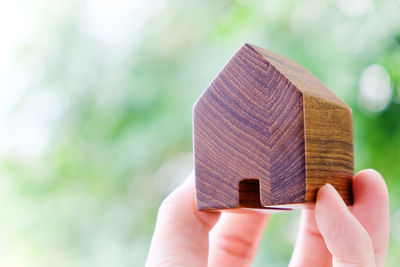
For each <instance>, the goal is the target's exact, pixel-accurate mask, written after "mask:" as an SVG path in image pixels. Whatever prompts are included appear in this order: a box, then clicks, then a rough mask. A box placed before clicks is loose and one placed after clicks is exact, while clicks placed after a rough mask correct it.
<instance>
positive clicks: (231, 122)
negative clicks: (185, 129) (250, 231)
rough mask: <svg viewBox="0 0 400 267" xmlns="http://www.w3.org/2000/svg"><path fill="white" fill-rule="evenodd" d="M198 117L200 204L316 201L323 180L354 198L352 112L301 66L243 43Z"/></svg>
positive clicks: (199, 106)
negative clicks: (352, 185)
mask: <svg viewBox="0 0 400 267" xmlns="http://www.w3.org/2000/svg"><path fill="white" fill-rule="evenodd" d="M193 123H194V127H193V128H194V129H193V139H194V164H195V179H196V200H197V207H198V209H200V210H211V209H230V208H268V207H272V208H273V207H285V206H286V207H292V206H296V204H304V203H313V202H315V198H316V192H317V191H318V189H319V188H320V187H321V186H323V185H324V184H326V183H330V184H332V185H333V186H334V187H335V188H336V190H337V191H338V192H339V194H340V195H341V196H342V198H343V199H344V200H345V202H346V203H347V204H351V202H352V188H351V184H352V177H353V126H352V111H351V109H350V108H349V107H348V106H347V105H346V104H345V103H344V102H342V101H341V100H340V99H339V98H338V97H336V96H335V95H334V94H333V93H332V92H331V91H329V89H328V88H326V87H325V86H324V85H323V84H322V83H321V82H320V81H319V80H318V79H317V78H316V77H314V76H313V75H312V74H311V73H310V72H309V71H307V70H306V69H305V68H304V67H302V66H301V65H299V64H297V63H295V62H293V61H291V60H289V59H287V58H284V57H282V56H279V55H276V54H274V53H271V52H268V51H266V50H264V49H262V48H259V47H256V46H254V45H249V44H245V45H244V46H243V47H241V48H240V49H239V51H237V52H236V54H235V55H234V56H233V57H232V59H231V60H230V61H229V62H228V63H227V65H226V66H225V67H224V68H223V69H222V71H221V72H220V73H219V74H218V75H217V77H216V78H215V79H214V81H213V82H212V83H211V84H210V86H209V87H208V88H207V89H206V90H205V92H204V93H203V94H202V95H201V97H200V98H199V99H198V101H197V102H196V104H195V106H194V118H193ZM300 206H301V205H300Z"/></svg>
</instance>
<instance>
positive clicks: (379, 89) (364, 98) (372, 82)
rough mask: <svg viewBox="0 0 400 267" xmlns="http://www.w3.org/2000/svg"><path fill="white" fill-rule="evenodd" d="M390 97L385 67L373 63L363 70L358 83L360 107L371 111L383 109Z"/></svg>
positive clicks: (388, 80)
mask: <svg viewBox="0 0 400 267" xmlns="http://www.w3.org/2000/svg"><path fill="white" fill-rule="evenodd" d="M391 98H392V87H391V85H390V77H389V74H388V73H387V71H386V69H385V68H383V67H382V66H381V65H378V64H374V65H371V66H369V67H368V68H366V69H365V70H364V72H363V73H362V75H361V78H360V84H359V100H360V102H361V103H360V104H361V106H362V108H365V109H366V110H368V111H371V112H379V111H382V110H384V109H385V108H386V107H387V105H388V104H389V102H390V100H391Z"/></svg>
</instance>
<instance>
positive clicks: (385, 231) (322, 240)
mask: <svg viewBox="0 0 400 267" xmlns="http://www.w3.org/2000/svg"><path fill="white" fill-rule="evenodd" d="M353 193H354V205H353V206H351V207H347V206H346V205H345V203H344V202H343V200H342V199H341V197H340V196H339V194H338V193H337V192H336V190H335V189H334V188H333V187H332V186H331V185H330V184H326V185H325V186H323V187H322V188H321V189H320V190H319V192H318V194H317V201H316V205H315V209H308V210H303V211H302V218H301V222H300V230H299V235H298V238H297V242H296V245H295V248H294V251H293V255H292V259H291V261H290V263H289V266H335V267H338V266H352V267H355V266H384V263H385V258H386V253H387V248H388V239H389V198H388V191H387V187H386V184H385V181H384V180H383V178H382V176H381V175H380V174H379V173H378V172H376V171H375V170H363V171H361V172H359V173H358V174H357V175H356V176H355V177H354V179H353ZM269 216H270V215H269V214H263V213H256V212H255V213H248V214H239V213H222V214H220V213H217V212H206V211H198V210H197V209H196V204H195V189H194V179H193V177H189V178H188V179H187V180H186V181H185V182H184V183H183V184H182V185H181V186H180V187H178V188H177V189H176V190H175V191H174V192H172V193H171V194H170V195H169V196H168V197H167V198H166V199H165V200H164V201H163V203H162V204H161V207H160V209H159V213H158V217H157V223H156V227H155V230H154V235H153V239H152V242H151V247H150V252H149V255H148V258H147V263H146V266H147V267H151V266H193V267H194V266H229V267H236V266H251V263H252V261H253V259H254V256H255V254H256V252H257V248H258V245H259V243H260V240H261V236H262V233H263V231H264V228H265V227H266V225H267V222H268V219H269Z"/></svg>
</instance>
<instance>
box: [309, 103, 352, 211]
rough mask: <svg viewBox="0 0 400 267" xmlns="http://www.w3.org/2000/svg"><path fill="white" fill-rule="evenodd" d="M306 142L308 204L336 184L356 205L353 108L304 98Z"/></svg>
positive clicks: (341, 193)
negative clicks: (328, 187) (323, 190)
mask: <svg viewBox="0 0 400 267" xmlns="http://www.w3.org/2000/svg"><path fill="white" fill-rule="evenodd" d="M304 109H305V112H304V113H305V139H306V140H305V141H306V192H307V193H306V201H315V197H316V193H317V191H318V189H319V188H320V187H321V186H323V185H324V184H326V183H330V184H332V185H333V186H334V187H335V188H336V190H338V192H339V193H340V195H341V196H342V198H343V199H344V200H345V202H346V204H348V205H350V204H352V201H353V200H352V179H353V172H354V171H353V119H352V113H351V112H349V109H348V108H346V107H342V106H341V105H340V106H339V105H336V104H335V103H333V102H330V101H329V99H323V98H319V97H315V96H312V95H304Z"/></svg>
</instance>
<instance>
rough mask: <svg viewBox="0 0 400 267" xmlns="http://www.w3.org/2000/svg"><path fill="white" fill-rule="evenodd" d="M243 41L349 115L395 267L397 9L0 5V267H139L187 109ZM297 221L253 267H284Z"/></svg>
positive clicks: (179, 1) (283, 227) (174, 167)
mask: <svg viewBox="0 0 400 267" xmlns="http://www.w3.org/2000/svg"><path fill="white" fill-rule="evenodd" d="M245 42H249V43H253V44H256V45H258V46H261V47H263V48H266V49H268V50H271V51H274V52H276V53H278V54H281V55H284V56H286V57H288V58H291V59H293V60H295V61H298V62H299V63H301V64H302V65H304V66H305V67H306V68H308V69H309V70H310V71H312V72H313V73H314V74H315V75H316V76H317V77H318V78H319V79H320V80H321V81H323V83H325V84H326V85H327V86H328V87H329V88H330V89H331V90H332V91H333V92H335V93H336V94H337V95H338V96H340V97H341V98H342V99H343V100H345V102H346V103H348V104H349V105H350V106H351V107H352V108H353V111H354V131H355V160H356V162H355V164H356V166H355V167H356V170H360V169H362V168H376V169H377V170H379V171H380V172H381V173H382V174H383V175H384V177H385V179H386V182H387V184H388V187H389V191H390V201H391V240H390V249H389V256H388V261H387V266H400V257H399V255H398V253H397V254H396V252H398V251H400V225H399V221H400V208H399V202H400V1H398V0H387V1H373V0H354V1H348V0H335V1H334V0H326V1H322V0H308V1H294V0H291V1H289V0H268V1H255V0H250V1H245V0H242V1H227V0H221V1H211V0H203V1H185V0H154V1H146V0H141V1H140V0H136V1H123V0H116V1H107V0H98V1H95V0H86V1H78V0H53V1H50V0H40V1H28V0H20V1H6V0H5V1H0V159H1V160H0V203H1V204H0V265H1V266H17V267H24V266H29V267H32V266H33V267H35V266H40V267H46V266H55V265H56V266H59V267H62V266H78V267H79V266H99V267H101V266H142V265H143V264H144V262H145V259H146V254H147V251H148V247H149V243H150V238H151V235H152V231H153V226H154V221H155V218H156V213H157V208H158V206H159V204H160V202H161V200H162V199H163V198H164V197H165V196H166V195H167V194H168V193H169V192H170V191H171V190H172V189H173V188H174V187H176V186H177V185H178V184H179V183H180V182H181V181H182V180H183V179H184V178H185V177H186V176H187V175H188V174H189V173H190V172H191V169H192V143H191V140H192V139H191V138H192V137H191V134H192V123H191V116H192V105H193V103H194V101H195V100H196V99H197V97H198V96H199V95H200V94H201V92H202V91H203V90H204V89H205V88H206V87H207V86H208V84H209V83H210V82H211V81H212V80H213V78H214V77H215V75H216V74H217V73H218V71H219V70H220V69H221V68H222V67H223V66H224V64H225V63H226V62H227V61H228V60H229V58H230V57H231V56H232V55H233V54H234V52H235V51H236V50H237V49H238V48H239V47H240V46H241V45H243V44H244V43H245ZM299 214H300V212H299V211H294V212H291V213H285V214H279V215H274V216H273V217H272V219H271V221H270V224H269V226H268V228H267V229H266V232H265V236H264V238H263V241H262V245H261V248H260V250H259V252H258V255H257V258H256V260H255V263H254V266H286V265H287V264H288V262H289V259H290V255H291V251H292V248H293V244H294V240H295V236H296V233H297V226H298V217H299Z"/></svg>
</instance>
